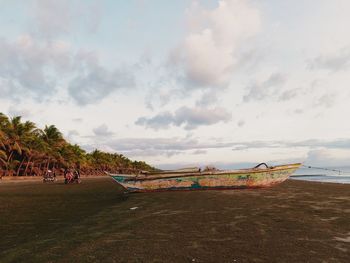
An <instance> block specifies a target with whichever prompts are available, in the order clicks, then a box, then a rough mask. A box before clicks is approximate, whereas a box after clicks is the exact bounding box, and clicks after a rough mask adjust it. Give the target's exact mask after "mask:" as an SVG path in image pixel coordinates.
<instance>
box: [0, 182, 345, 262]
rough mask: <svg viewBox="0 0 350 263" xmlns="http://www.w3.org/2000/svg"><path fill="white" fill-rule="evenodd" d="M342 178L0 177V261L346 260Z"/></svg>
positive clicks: (343, 186)
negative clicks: (151, 188)
mask: <svg viewBox="0 0 350 263" xmlns="http://www.w3.org/2000/svg"><path fill="white" fill-rule="evenodd" d="M349 259H350V185H341V184H327V183H312V182H303V181H293V180H289V181H287V182H285V183H283V184H281V185H279V186H276V187H273V188H269V189H256V190H227V191H189V192H162V193H144V194H123V191H122V189H121V188H120V187H119V186H118V185H117V184H116V183H114V182H112V180H111V179H109V178H106V177H103V178H89V179H84V180H83V183H82V184H80V185H77V184H75V185H64V184H62V182H59V183H55V184H43V183H41V182H22V183H11V184H10V183H5V184H4V183H1V182H0V262H349Z"/></svg>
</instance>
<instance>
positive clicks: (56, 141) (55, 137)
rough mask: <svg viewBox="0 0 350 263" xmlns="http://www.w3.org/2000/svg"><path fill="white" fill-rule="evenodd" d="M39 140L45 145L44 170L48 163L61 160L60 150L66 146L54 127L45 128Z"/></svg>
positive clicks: (60, 134)
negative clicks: (45, 158) (45, 160)
mask: <svg viewBox="0 0 350 263" xmlns="http://www.w3.org/2000/svg"><path fill="white" fill-rule="evenodd" d="M41 138H42V139H43V140H44V142H45V143H46V144H47V146H48V147H47V149H46V150H47V153H48V158H47V163H46V169H48V168H49V166H50V162H51V161H53V162H56V161H57V160H60V159H62V156H61V155H60V151H59V150H60V148H61V147H62V146H63V145H65V144H66V141H65V140H64V139H63V135H62V133H61V132H60V131H59V130H58V129H57V128H56V126H55V125H50V126H47V125H46V126H45V128H44V130H43V133H42V136H41Z"/></svg>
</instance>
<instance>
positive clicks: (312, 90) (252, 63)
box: [0, 0, 350, 168]
mask: <svg viewBox="0 0 350 263" xmlns="http://www.w3.org/2000/svg"><path fill="white" fill-rule="evenodd" d="M0 6H1V8H0V112H3V113H5V114H8V115H9V116H11V117H14V116H17V115H20V116H22V117H23V119H24V120H31V121H33V122H35V123H36V124H37V125H38V126H39V127H41V128H43V127H44V126H45V125H50V124H54V125H56V126H57V127H58V128H59V129H60V130H61V131H62V133H63V134H64V136H65V138H66V139H67V140H68V141H70V142H71V143H77V144H79V145H81V146H82V147H83V148H84V149H85V150H87V151H92V150H94V149H100V150H104V151H108V152H118V153H121V154H124V155H125V156H127V157H130V158H132V159H136V160H145V161H147V162H148V163H150V164H152V165H154V166H157V167H160V168H175V167H180V166H188V165H199V166H203V165H216V166H218V167H220V168H231V167H237V166H241V165H244V164H254V163H260V162H268V163H274V164H276V163H288V162H303V163H305V164H307V165H314V166H323V167H324V166H346V165H350V122H349V121H348V118H349V116H350V105H349V101H350V87H349V85H350V74H349V73H350V34H349V29H348V25H349V24H350V16H349V15H348V10H349V9H350V1H348V0H333V1H329V0H319V1H314V0H303V1H302V0H284V1H279V0H266V1H258V0H220V1H218V0H203V1H199V0H197V1H195V0H178V1H162V0H129V1H121V0H115V1H112V0H111V1H97V0H60V1H56V0H37V1H34V0H33V1H31V0H28V1H24V0H23V1H20V0H0Z"/></svg>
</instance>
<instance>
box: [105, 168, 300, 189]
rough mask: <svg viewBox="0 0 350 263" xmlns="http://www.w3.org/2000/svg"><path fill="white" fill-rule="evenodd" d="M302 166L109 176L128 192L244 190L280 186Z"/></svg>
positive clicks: (175, 171)
mask: <svg viewBox="0 0 350 263" xmlns="http://www.w3.org/2000/svg"><path fill="white" fill-rule="evenodd" d="M300 165H301V163H294V164H286V165H278V166H274V167H271V166H267V165H266V164H265V163H261V164H259V165H257V166H256V167H254V168H250V169H239V170H226V171H225V170H205V171H201V170H200V169H198V170H194V169H189V170H188V171H184V170H182V169H180V170H173V171H166V172H164V171H162V172H157V173H148V174H140V175H136V174H133V175H130V174H109V175H110V176H111V177H112V178H113V179H114V180H115V181H116V182H117V183H118V184H120V185H121V186H123V187H124V188H125V189H126V190H127V191H129V192H151V191H169V190H209V189H244V188H260V187H269V186H273V185H276V184H279V183H281V182H283V181H285V180H287V178H288V177H289V176H290V175H291V174H292V173H293V172H294V171H295V170H297V169H298V168H299V167H300Z"/></svg>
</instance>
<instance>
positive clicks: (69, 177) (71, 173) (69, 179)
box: [63, 168, 81, 184]
mask: <svg viewBox="0 0 350 263" xmlns="http://www.w3.org/2000/svg"><path fill="white" fill-rule="evenodd" d="M63 175H64V183H65V184H68V183H74V182H75V183H80V182H81V181H80V171H79V170H76V169H74V170H71V169H69V168H66V169H65V170H64V173H63Z"/></svg>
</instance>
